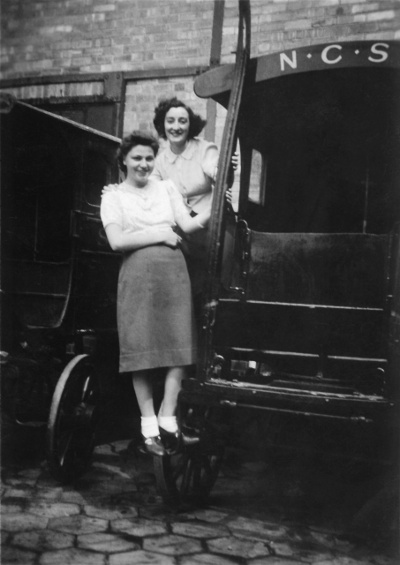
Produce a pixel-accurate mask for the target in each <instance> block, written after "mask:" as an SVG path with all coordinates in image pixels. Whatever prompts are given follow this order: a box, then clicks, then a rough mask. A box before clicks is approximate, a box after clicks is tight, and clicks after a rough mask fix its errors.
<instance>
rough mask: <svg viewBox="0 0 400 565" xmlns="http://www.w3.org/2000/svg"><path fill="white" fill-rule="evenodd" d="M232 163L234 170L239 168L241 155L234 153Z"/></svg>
mask: <svg viewBox="0 0 400 565" xmlns="http://www.w3.org/2000/svg"><path fill="white" fill-rule="evenodd" d="M231 165H232V169H233V170H234V171H236V169H237V168H238V166H239V155H238V153H234V154H233V155H232V159H231Z"/></svg>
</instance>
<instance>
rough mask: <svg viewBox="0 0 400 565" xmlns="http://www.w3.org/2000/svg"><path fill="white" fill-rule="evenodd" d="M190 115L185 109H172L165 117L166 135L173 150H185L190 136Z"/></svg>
mask: <svg viewBox="0 0 400 565" xmlns="http://www.w3.org/2000/svg"><path fill="white" fill-rule="evenodd" d="M189 127H190V121H189V114H188V112H187V110H186V109H185V108H182V107H181V106H179V107H178V108H170V109H169V110H168V112H167V113H166V115H165V121H164V128H165V135H166V137H167V140H168V141H169V143H170V145H171V148H172V149H173V148H176V149H180V150H181V151H182V150H183V149H184V147H185V145H186V141H187V138H188V134H189Z"/></svg>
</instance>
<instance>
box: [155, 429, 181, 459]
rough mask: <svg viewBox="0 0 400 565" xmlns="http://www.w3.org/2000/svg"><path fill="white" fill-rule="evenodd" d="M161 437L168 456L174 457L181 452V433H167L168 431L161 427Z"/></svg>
mask: <svg viewBox="0 0 400 565" xmlns="http://www.w3.org/2000/svg"><path fill="white" fill-rule="evenodd" d="M160 436H161V441H162V443H163V446H164V447H165V451H166V452H167V454H168V455H174V454H175V453H177V452H178V451H179V447H180V444H181V440H180V433H179V431H177V432H167V430H164V428H161V427H160Z"/></svg>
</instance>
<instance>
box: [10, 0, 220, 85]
mask: <svg viewBox="0 0 400 565" xmlns="http://www.w3.org/2000/svg"><path fill="white" fill-rule="evenodd" d="M212 15H213V0H188V1H185V0H178V1H176V0H175V1H173V0H170V1H169V0H163V1H160V0H63V1H60V0H43V1H36V0H2V59H1V77H2V78H9V77H23V76H26V75H29V76H34V75H54V74H55V75H59V74H66V73H77V72H80V73H93V72H110V71H116V70H118V71H131V70H134V69H149V68H158V67H161V68H164V67H177V66H185V65H198V64H200V65H204V64H208V59H209V45H210V41H211V26H212Z"/></svg>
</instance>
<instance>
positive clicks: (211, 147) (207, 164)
mask: <svg viewBox="0 0 400 565" xmlns="http://www.w3.org/2000/svg"><path fill="white" fill-rule="evenodd" d="M218 159H219V151H218V147H217V146H216V145H215V143H207V145H206V148H205V151H204V155H203V157H202V160H201V167H202V169H203V171H204V173H205V174H206V175H207V176H208V177H210V178H211V179H212V180H213V181H214V180H215V177H216V176H217V167H218Z"/></svg>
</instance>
